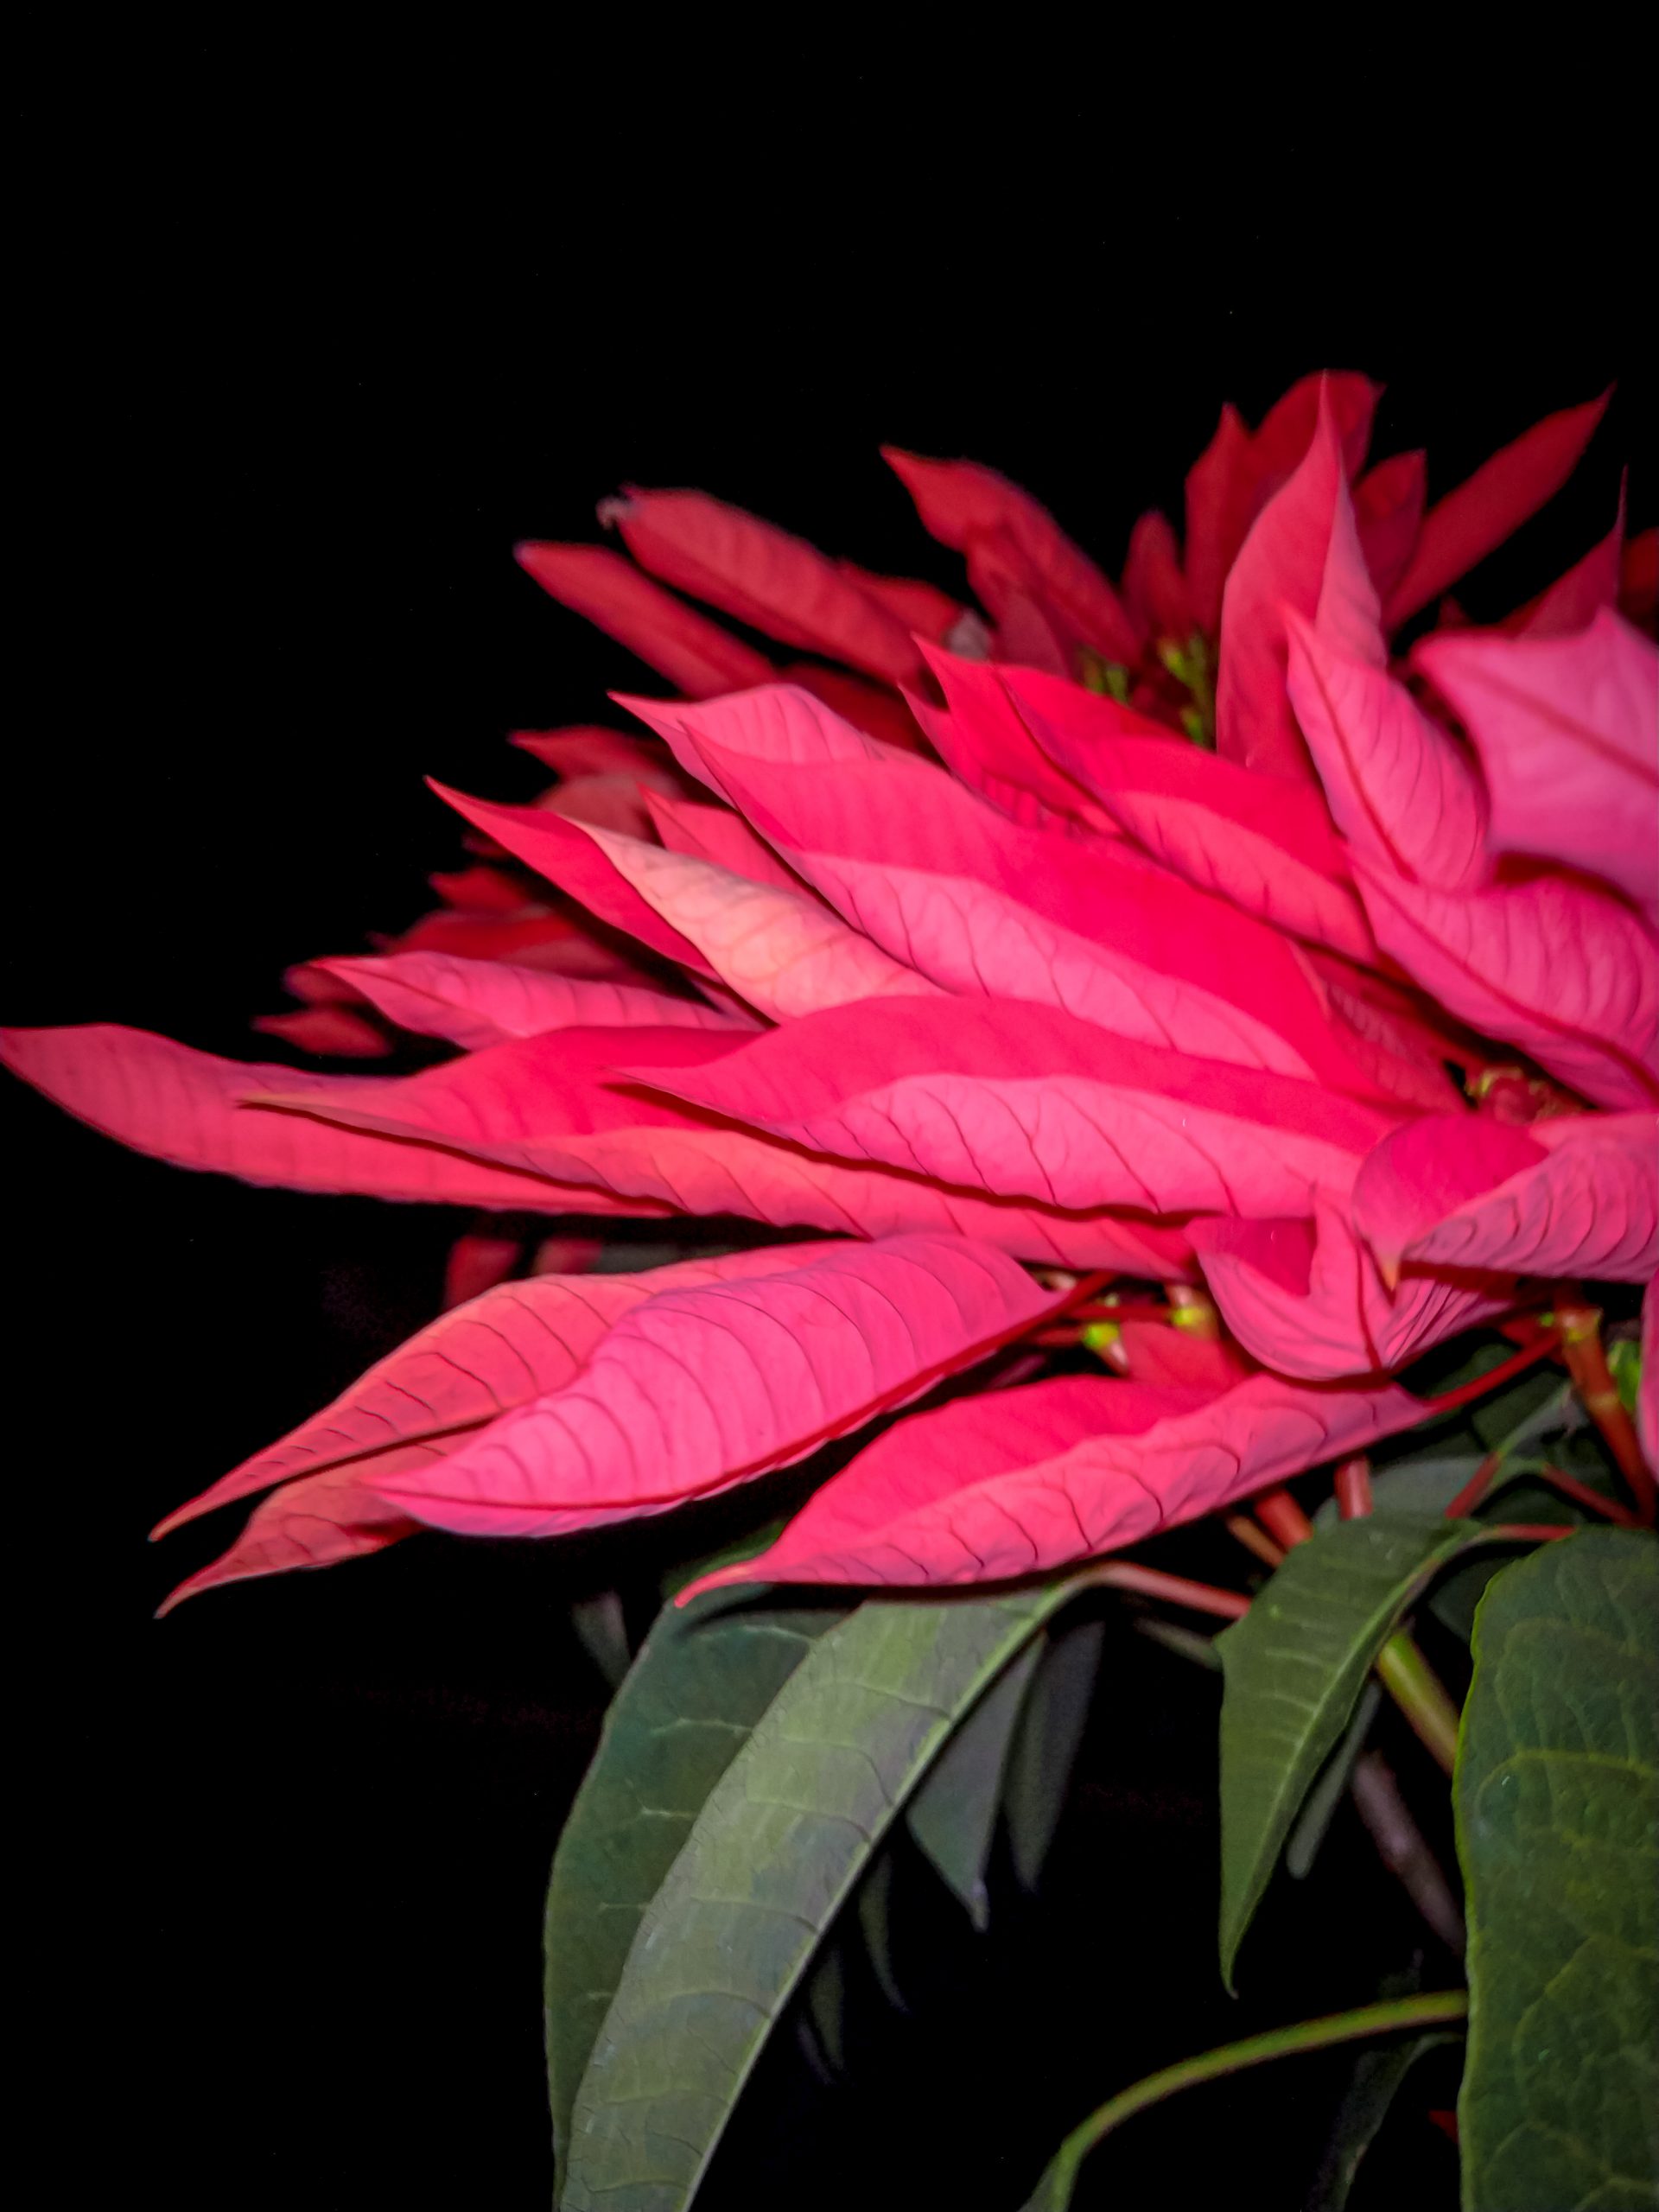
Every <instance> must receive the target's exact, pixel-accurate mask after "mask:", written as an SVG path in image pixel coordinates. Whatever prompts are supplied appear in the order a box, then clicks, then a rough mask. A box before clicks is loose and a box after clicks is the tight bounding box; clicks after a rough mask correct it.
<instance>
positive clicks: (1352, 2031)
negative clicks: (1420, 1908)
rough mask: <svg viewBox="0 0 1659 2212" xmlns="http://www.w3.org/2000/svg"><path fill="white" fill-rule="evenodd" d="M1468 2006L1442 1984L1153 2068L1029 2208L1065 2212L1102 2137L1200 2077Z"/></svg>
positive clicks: (1065, 2148) (1424, 2022)
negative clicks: (1154, 2071)
mask: <svg viewBox="0 0 1659 2212" xmlns="http://www.w3.org/2000/svg"><path fill="white" fill-rule="evenodd" d="M1468 2010H1469V1999H1468V1995H1467V1993H1466V1992H1465V1991H1463V1990H1461V1989H1440V1990H1435V1991H1433V1992H1432V1993H1429V1994H1427V1995H1424V1996H1418V1997H1396V1998H1395V1999H1391V2000H1390V2002H1389V2003H1388V2004H1385V2005H1361V2006H1360V2007H1359V2008H1358V2010H1357V2012H1334V2013H1332V2014H1331V2015H1330V2016H1329V2017H1328V2018H1325V2019H1323V2020H1299V2021H1297V2023H1296V2024H1295V2025H1294V2027H1288V2028H1272V2029H1269V2030H1268V2033H1267V2034H1266V2035H1260V2036H1248V2037H1245V2039H1244V2041H1243V2043H1230V2044H1223V2045H1222V2047H1221V2049H1220V2050H1206V2051H1205V2052H1203V2053H1202V2054H1201V2056H1198V2057H1197V2058H1184V2059H1182V2060H1181V2061H1180V2062H1179V2064H1177V2065H1174V2066H1166V2067H1165V2068H1164V2069H1163V2071H1162V2072H1161V2073H1160V2074H1148V2075H1147V2078H1146V2080H1145V2081H1144V2082H1135V2084H1134V2086H1133V2087H1132V2088H1128V2089H1122V2090H1120V2091H1119V2093H1118V2094H1117V2095H1116V2096H1115V2097H1112V2098H1110V2099H1109V2101H1107V2102H1106V2103H1105V2104H1103V2105H1102V2106H1101V2107H1100V2109H1099V2110H1098V2111H1097V2112H1093V2113H1090V2115H1089V2117H1088V2119H1087V2120H1084V2122H1083V2124H1082V2125H1081V2126H1078V2127H1074V2128H1073V2129H1072V2131H1071V2134H1070V2135H1068V2136H1067V2137H1066V2139H1065V2142H1064V2143H1062V2144H1061V2145H1060V2147H1059V2149H1058V2152H1056V2153H1055V2155H1054V2158H1053V2159H1052V2163H1051V2164H1050V2165H1049V2166H1048V2168H1047V2170H1046V2171H1045V2173H1044V2175H1043V2177H1042V2179H1041V2180H1040V2181H1039V2183H1038V2184H1037V2187H1036V2190H1035V2192H1034V2193H1033V2196H1031V2197H1030V2198H1029V2199H1028V2201H1027V2204H1026V2207H1025V2212H1064V2208H1065V2206H1066V2205H1068V2204H1070V2203H1071V2191H1072V2190H1073V2189H1074V2188H1075V2187H1076V2186H1077V2174H1078V2171H1079V2169H1080V2168H1081V2167H1082V2164H1083V2162H1084V2159H1085V2158H1087V2157H1088V2155H1089V2153H1090V2152H1091V2151H1092V2150H1093V2149H1094V2147H1095V2145H1096V2143H1098V2142H1099V2141H1100V2140H1101V2139H1102V2138H1103V2136H1106V2135H1109V2134H1110V2133H1111V2132H1112V2130H1113V2129H1114V2128H1115V2127H1121V2126H1122V2124H1123V2122H1124V2121H1125V2120H1130V2119H1133V2118H1134V2116H1135V2113H1138V2112H1144V2111H1145V2110H1146V2108H1147V2106H1148V2105H1155V2104H1157V2103H1159V2102H1160V2101H1161V2100H1162V2099H1163V2098H1165V2097H1167V2096H1172V2095H1173V2094H1174V2093H1175V2091H1176V2090H1177V2089H1190V2088H1193V2087H1194V2086H1195V2084H1197V2083H1198V2082H1215V2081H1219V2080H1220V2079H1221V2077H1222V2076H1223V2075H1227V2074H1238V2073H1242V2072H1243V2069H1244V2068H1246V2067H1247V2066H1260V2065H1262V2064H1263V2063H1265V2062H1266V2061H1267V2060H1268V2059H1269V2058H1292V2057H1294V2056H1297V2055H1298V2054H1299V2053H1300V2052H1302V2051H1307V2050H1327V2049H1328V2048H1329V2047H1330V2046H1331V2045H1332V2044H1339V2043H1357V2042H1358V2041H1359V2040H1360V2038H1361V2037H1364V2036H1381V2035H1391V2034H1393V2033H1395V2031H1397V2030H1399V2029H1402V2028H1423V2027H1438V2026H1440V2024H1442V2023H1444V2022H1446V2021H1447V2020H1461V2019H1462V2018H1465V2015H1466V2014H1467V2012H1468Z"/></svg>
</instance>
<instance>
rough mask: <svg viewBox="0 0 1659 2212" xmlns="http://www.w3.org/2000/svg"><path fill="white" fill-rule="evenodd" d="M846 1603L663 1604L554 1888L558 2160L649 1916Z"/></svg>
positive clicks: (549, 1959)
mask: <svg viewBox="0 0 1659 2212" xmlns="http://www.w3.org/2000/svg"><path fill="white" fill-rule="evenodd" d="M845 1611H846V1608H845V1607H844V1606H842V1607H836V1606H833V1605H825V1606H811V1607H800V1608H798V1609H795V1610H791V1611H784V1610H780V1609H779V1608H777V1607H774V1606H757V1605H754V1604H753V1602H752V1601H751V1600H749V1599H747V1598H746V1597H745V1596H741V1595H740V1596H737V1597H735V1598H734V1595H733V1593H731V1592H726V1591H718V1592H711V1593H710V1594H709V1597H707V1598H703V1599H693V1601H692V1603H691V1604H690V1605H688V1606H686V1607H685V1608H684V1609H683V1611H681V1610H678V1609H677V1608H676V1607H675V1606H673V1605H666V1606H664V1609H663V1611H662V1612H661V1613H660V1614H658V1618H657V1619H656V1621H655V1623H654V1624H652V1630H651V1633H650V1635H649V1636H648V1637H646V1638H645V1643H644V1644H643V1645H642V1646H641V1647H640V1650H639V1656H638V1658H637V1659H636V1660H635V1661H634V1662H633V1665H632V1669H630V1670H629V1673H628V1675H627V1679H626V1681H624V1683H623V1685H622V1688H620V1691H619V1692H618V1693H617V1695H616V1698H615V1700H613V1704H612V1706H611V1709H610V1711H609V1713H607V1715H606V1719H605V1728H604V1732H603V1734H602V1735H601V1738H600V1742H599V1749H598V1751H596V1752H595V1753H594V1761H593V1764H592V1765H591V1766H590V1767H589V1768H588V1773H587V1776H586V1777H585V1778H584V1780H583V1782H582V1788H581V1789H580V1790H579V1791H578V1792H577V1795H576V1801H575V1804H574V1805H573V1806H572V1808H571V1809H570V1816H569V1819H568V1820H567V1821H566V1822H565V1825H564V1830H563V1834H562V1835H561V1836H560V1838H559V1847H558V1851H557V1853H556V1856H555V1858H554V1861H553V1877H552V1880H551V1881H550V1884H549V1885H548V1893H547V1920H546V1982H545V1996H546V2008H547V2009H546V2029H547V2069H548V2088H549V2094H550V2100H551V2103H552V2107H553V2133H554V2141H555V2145H556V2150H557V2152H558V2156H559V2159H560V2162H561V2166H563V2160H564V2158H565V2156H566V2153H567V2151H568V2146H569V2137H570V2108H571V2107H572V2105H573V2104H574V2102H575V2094H576V2085H577V2083H578V2082H580V2081H581V2079H582V2070H583V2069H584V2068H585V2067H586V2065H587V2063H588V2053H589V2051H590V2050H592V2048H593V2042H594V2036H595V2035H596V2034H597V2033H598V2031H599V2027H600V2023H601V2021H602V2020H603V2019H604V2018H605V2013H606V2009H607V2006H608V2005H609V2004H610V2001H611V1998H612V1996H613V1993H614V1992H615V1988H616V1985H617V1982H618V1980H620V1976H621V1973H622V1967H623V1961H625V1960H626V1957H627V1955H628V1946H629V1944H630V1943H631V1942H632V1941H633V1936H634V1930H635V1929H637V1928H638V1926H639V1917H640V1915H641V1914H642V1913H643V1912H644V1910H645V1907H646V1905H647V1904H649V1903H650V1902H651V1899H652V1897H653V1896H654V1895H655V1894H656V1892H657V1890H658V1885H660V1884H661V1882H662V1879H663V1877H664V1875H665V1874H666V1873H667V1872H668V1870H669V1868H670V1866H671V1865H672V1864H673V1860H674V1854H675V1853H676V1852H677V1851H678V1849H679V1847H680V1846H681V1845H682V1844H683V1842H684V1840H685V1839H686V1837H687V1836H688V1835H689V1834H690V1831H691V1823H692V1821H694V1820H695V1819H696V1815H697V1813H698V1812H699V1810H700V1809H701V1808H702V1802H703V1800H704V1798H705V1797H707V1796H708V1795H709V1790H710V1789H713V1787H714V1785H715V1783H716V1782H717V1781H718V1780H719V1778H720V1777H721V1775H722V1774H723V1773H724V1772H725V1770H726V1769H727V1767H728V1766H729V1765H730V1764H731V1762H732V1759H733V1758H734V1756H735V1754H736V1752H737V1751H738V1749H739V1747H740V1746H741V1745H742V1743H743V1742H744V1740H745V1738H747V1734H748V1732H749V1730H750V1729H751V1728H753V1726H754V1724H755V1722H756V1721H757V1720H758V1719H760V1715H761V1714H762V1713H764V1712H765V1711H766V1707H767V1706H768V1705H769V1704H770V1703H771V1702H772V1698H773V1696H774V1695H775V1694H776V1693H777V1692H778V1691H779V1689H780V1688H782V1686H783V1684H784V1683H785V1681H788V1679H789V1677H790V1675H791V1674H793V1672H794V1671H795V1669H796V1668H797V1667H798V1665H799V1664H800V1662H801V1661H802V1660H803V1659H804V1657H805V1656H806V1654H807V1652H808V1650H809V1649H810V1648H811V1645H812V1643H814V1641H815V1640H816V1639H817V1637H819V1636H821V1635H822V1634H823V1632H824V1630H826V1629H829V1628H833V1627H834V1625H835V1624H836V1622H837V1621H838V1620H840V1619H842V1618H843V1616H844V1614H845Z"/></svg>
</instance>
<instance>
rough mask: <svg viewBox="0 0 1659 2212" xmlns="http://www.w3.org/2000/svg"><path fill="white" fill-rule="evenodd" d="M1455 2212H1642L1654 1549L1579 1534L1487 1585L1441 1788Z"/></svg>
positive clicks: (1651, 1944) (1656, 2097) (1607, 1534)
mask: <svg viewBox="0 0 1659 2212" xmlns="http://www.w3.org/2000/svg"><path fill="white" fill-rule="evenodd" d="M1453 1793H1454V1804H1455V1810H1456V1816H1457V1835H1458V1855H1459V1859H1460V1861H1461V1863H1462V1866H1463V1872H1464V1882H1465V1890H1466V1892H1467V1902H1468V1920H1469V1950H1468V1973H1469V1987H1470V2028H1469V2056H1468V2061H1467V2063H1466V2065H1465V2069H1464V2079H1463V2089H1462V2094H1461V2095H1460V2097H1459V2106H1458V2120H1459V2141H1460V2147H1461V2150H1462V2153H1463V2202H1464V2206H1465V2212H1580V2208H1583V2212H1588V2209H1589V2208H1591V2207H1593V2208H1594V2212H1636V2208H1637V2207H1651V2206H1654V2205H1656V2204H1659V1544H1656V1542H1655V1541H1654V1539H1653V1538H1652V1537H1651V1536H1648V1535H1638V1534H1634V1533H1630V1532H1626V1531H1623V1530H1618V1529H1586V1530H1584V1531H1583V1532H1582V1533H1581V1534H1580V1535H1573V1536H1571V1537H1567V1538H1565V1539H1561V1540H1559V1541H1556V1542H1554V1543H1552V1544H1548V1545H1546V1546H1545V1547H1543V1548H1542V1549H1541V1550H1540V1551H1538V1552H1536V1553H1535V1554H1533V1555H1532V1556H1531V1557H1530V1558H1528V1559H1525V1560H1520V1561H1518V1562H1517V1563H1516V1565H1515V1566H1513V1567H1508V1568H1506V1569H1505V1570H1504V1571H1503V1573H1501V1574H1499V1575H1497V1576H1496V1577H1495V1578H1494V1580H1492V1582H1491V1585H1490V1586H1489V1587H1488V1588H1487V1590H1486V1592H1485V1594H1484V1596H1483V1598H1482V1599H1481V1601H1480V1605H1479V1607H1478V1610H1477V1612H1476V1615H1475V1633H1474V1675H1473V1679H1472V1681H1471V1687H1470V1692H1469V1697H1468V1700H1467V1702H1466V1704H1465V1711H1464V1720H1463V1726H1462V1728H1461V1730H1460V1732H1459V1752H1458V1762H1457V1770H1456V1773H1455V1776H1454V1779H1453Z"/></svg>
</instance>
